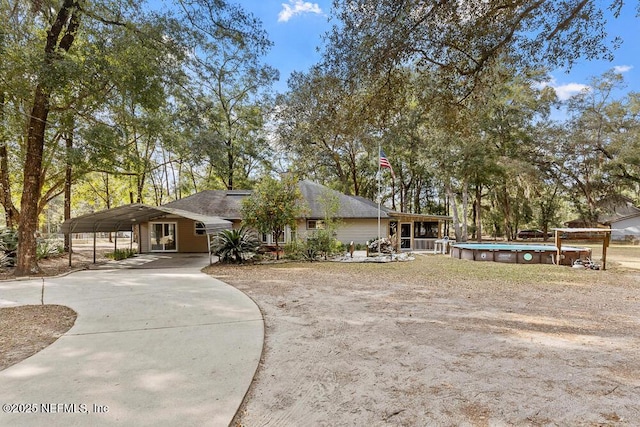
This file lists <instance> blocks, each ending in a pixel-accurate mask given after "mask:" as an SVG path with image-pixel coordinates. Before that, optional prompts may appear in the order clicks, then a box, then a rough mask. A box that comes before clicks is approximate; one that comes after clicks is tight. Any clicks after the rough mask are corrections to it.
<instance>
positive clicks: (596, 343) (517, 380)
mask: <svg viewBox="0 0 640 427" xmlns="http://www.w3.org/2000/svg"><path fill="white" fill-rule="evenodd" d="M597 255H598V253H597V251H594V257H596V258H597ZM74 257H77V258H75V259H76V261H75V264H74V266H75V267H87V266H88V265H89V264H90V261H91V259H90V256H89V255H87V254H84V255H82V254H77V255H74ZM98 260H99V261H102V260H104V258H103V257H102V254H99V258H98ZM65 263H66V259H64V258H63V259H58V260H51V261H49V262H48V263H46V264H45V265H46V269H45V274H47V273H49V274H55V273H61V272H64V271H66V270H67V269H68V268H67V267H66V266H65ZM207 271H208V272H209V273H210V274H212V275H213V276H215V277H218V278H220V279H221V280H223V281H225V282H226V283H229V284H231V285H233V286H236V287H237V288H238V289H240V290H242V291H243V292H245V293H246V294H247V295H249V296H250V297H251V298H253V299H254V300H255V301H256V302H257V304H258V305H259V306H260V308H261V310H262V312H263V314H264V318H265V324H266V342H265V350H264V354H263V360H262V362H261V364H260V367H259V370H258V372H257V375H256V379H255V381H254V384H253V386H252V388H251V389H250V391H249V393H248V396H247V399H246V400H245V403H244V405H243V407H242V408H241V410H240V412H239V414H238V416H237V417H236V420H234V423H233V425H234V426H248V427H253V426H256V427H257V426H278V427H280V426H300V425H309V426H311V425H313V426H335V425H358V426H360V425H369V426H383V425H392V426H422V425H437V426H541V425H544V426H555V425H558V426H636V425H639V424H638V420H639V419H640V404H639V403H640V400H639V398H638V395H639V394H640V328H639V326H640V310H638V308H639V307H640V248H638V247H631V246H628V247H618V248H611V250H610V253H609V269H608V270H607V271H587V270H576V269H572V268H569V267H557V266H547V265H526V266H525V265H509V264H498V263H490V262H473V261H461V260H455V259H451V258H449V257H445V256H436V255H419V256H417V259H416V260H415V261H411V262H396V263H388V264H355V263H353V264H351V263H333V262H332V263H313V264H310V263H282V264H271V265H256V266H240V267H234V266H223V265H214V266H212V267H210V268H209V269H208V270H207ZM9 276H10V275H9ZM34 307H35V308H34ZM74 318H75V313H73V312H72V311H70V310H68V309H65V308H64V307H60V306H23V307H20V308H18V309H8V308H0V320H2V321H3V322H1V324H0V350H2V351H0V353H2V354H0V356H2V357H0V369H4V368H5V367H6V366H9V365H10V364H12V363H16V362H17V361H19V360H20V357H27V356H28V355H29V354H32V353H34V352H36V351H38V350H39V349H41V348H43V347H44V346H46V345H48V344H49V343H50V342H52V341H53V340H52V339H51V338H52V337H53V339H55V338H56V337H57V336H59V334H61V333H63V332H64V330H65V329H64V328H67V329H68V328H69V327H71V325H72V324H73V319H74ZM60 328H62V329H60ZM45 329H46V330H47V331H48V333H46V332H47V331H44V330H45ZM16 349H18V350H20V349H22V350H24V351H23V352H22V353H20V352H18V353H15V352H14V353H12V351H15V350H16ZM9 354H11V355H12V356H11V357H12V358H11V359H8V358H4V359H3V357H4V356H7V355H9ZM16 357H17V359H16ZM7 360H9V361H8V362H7ZM3 363H4V364H3ZM7 363H8V364H7Z"/></svg>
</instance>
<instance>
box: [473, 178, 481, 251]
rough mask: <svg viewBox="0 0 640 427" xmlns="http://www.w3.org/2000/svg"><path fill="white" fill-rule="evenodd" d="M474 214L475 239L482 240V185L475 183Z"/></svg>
mask: <svg viewBox="0 0 640 427" xmlns="http://www.w3.org/2000/svg"><path fill="white" fill-rule="evenodd" d="M475 205H476V209H475V210H476V216H475V218H474V221H475V223H476V240H477V241H478V242H482V186H481V185H476V200H475Z"/></svg>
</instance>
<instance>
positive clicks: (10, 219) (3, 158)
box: [0, 92, 19, 228]
mask: <svg viewBox="0 0 640 427" xmlns="http://www.w3.org/2000/svg"><path fill="white" fill-rule="evenodd" d="M4 107H5V96H4V93H2V92H0V192H1V194H0V197H1V199H0V200H1V201H2V207H3V208H4V218H5V223H6V225H7V227H9V228H14V227H15V225H16V223H17V222H18V220H19V213H18V210H17V209H16V207H15V206H14V204H13V200H12V199H11V180H10V178H9V160H8V154H7V141H6V140H5V135H6V130H5V124H4Z"/></svg>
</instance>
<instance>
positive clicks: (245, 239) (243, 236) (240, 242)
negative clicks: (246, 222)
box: [211, 226, 262, 263]
mask: <svg viewBox="0 0 640 427" xmlns="http://www.w3.org/2000/svg"><path fill="white" fill-rule="evenodd" d="M261 244H262V243H261V242H260V240H259V239H258V236H257V235H256V233H255V232H253V231H252V230H249V229H248V228H247V227H245V226H242V227H240V228H239V229H235V230H223V231H221V232H219V233H218V234H217V235H216V237H215V238H214V240H213V242H212V243H211V252H212V253H214V254H215V255H217V256H219V257H220V259H221V260H222V261H236V262H239V263H241V262H243V261H244V259H245V258H244V256H245V255H246V254H248V253H255V252H256V251H257V250H258V248H259V247H260V245H261Z"/></svg>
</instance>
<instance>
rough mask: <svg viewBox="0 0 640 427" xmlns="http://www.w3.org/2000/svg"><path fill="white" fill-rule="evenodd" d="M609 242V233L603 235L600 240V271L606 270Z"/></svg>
mask: <svg viewBox="0 0 640 427" xmlns="http://www.w3.org/2000/svg"><path fill="white" fill-rule="evenodd" d="M610 240H611V233H604V236H603V238H602V269H603V270H606V269H607V248H608V247H609V242H610Z"/></svg>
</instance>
